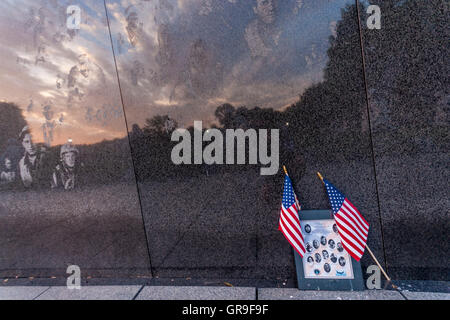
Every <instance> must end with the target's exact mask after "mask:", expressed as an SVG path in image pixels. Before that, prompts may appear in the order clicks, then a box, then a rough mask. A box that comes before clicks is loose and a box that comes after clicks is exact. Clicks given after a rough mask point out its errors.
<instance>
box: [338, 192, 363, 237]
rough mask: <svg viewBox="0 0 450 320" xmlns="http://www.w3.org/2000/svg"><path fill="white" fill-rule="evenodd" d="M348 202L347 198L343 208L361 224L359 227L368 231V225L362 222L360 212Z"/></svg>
mask: <svg viewBox="0 0 450 320" xmlns="http://www.w3.org/2000/svg"><path fill="white" fill-rule="evenodd" d="M348 203H349V202H348V201H347V200H345V201H344V203H343V204H342V207H341V209H343V210H346V212H347V213H348V214H349V216H351V217H352V218H353V219H354V220H355V223H356V224H357V225H358V226H359V228H361V230H364V232H365V233H367V231H368V230H369V228H368V227H366V225H365V224H363V223H362V222H361V220H360V219H359V216H360V214H358V213H355V211H353V210H352V208H351V207H350V206H349V205H348Z"/></svg>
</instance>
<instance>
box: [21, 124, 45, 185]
mask: <svg viewBox="0 0 450 320" xmlns="http://www.w3.org/2000/svg"><path fill="white" fill-rule="evenodd" d="M19 141H20V142H21V143H22V146H23V148H24V149H25V153H24V155H23V157H22V159H20V161H19V166H18V173H19V175H20V178H21V180H22V184H23V186H24V187H25V188H36V187H37V188H40V187H43V186H45V185H47V184H48V181H49V172H48V166H46V149H45V148H44V147H40V146H38V145H35V144H34V143H33V141H32V139H31V132H30V130H29V128H28V126H25V127H24V128H23V129H22V132H21V133H20V135H19Z"/></svg>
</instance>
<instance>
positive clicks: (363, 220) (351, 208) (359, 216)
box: [344, 198, 369, 230]
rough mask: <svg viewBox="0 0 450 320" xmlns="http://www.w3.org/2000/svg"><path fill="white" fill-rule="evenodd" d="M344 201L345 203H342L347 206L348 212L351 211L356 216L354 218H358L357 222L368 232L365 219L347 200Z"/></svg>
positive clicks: (367, 224)
mask: <svg viewBox="0 0 450 320" xmlns="http://www.w3.org/2000/svg"><path fill="white" fill-rule="evenodd" d="M345 200H346V201H344V202H345V203H346V204H347V205H348V206H349V208H350V210H352V211H353V212H354V213H355V214H356V216H357V217H358V219H359V221H360V222H361V223H362V224H363V225H364V226H366V228H367V230H368V229H369V223H368V222H367V221H366V219H364V217H363V216H362V215H361V213H359V211H358V210H357V209H356V208H355V206H354V205H353V204H352V203H351V202H350V201H348V199H347V198H346V199H345Z"/></svg>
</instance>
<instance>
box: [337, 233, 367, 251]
mask: <svg viewBox="0 0 450 320" xmlns="http://www.w3.org/2000/svg"><path fill="white" fill-rule="evenodd" d="M339 232H340V231H339ZM339 235H340V237H341V240H342V244H345V245H346V246H347V247H349V248H351V249H352V251H353V252H354V253H355V254H358V255H359V256H362V254H363V252H364V249H361V248H360V246H356V245H355V242H354V241H351V239H349V238H348V237H347V234H346V233H345V232H343V233H342V234H341V233H339Z"/></svg>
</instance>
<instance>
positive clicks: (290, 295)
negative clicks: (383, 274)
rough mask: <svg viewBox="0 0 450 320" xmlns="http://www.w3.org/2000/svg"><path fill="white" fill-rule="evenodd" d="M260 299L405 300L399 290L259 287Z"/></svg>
mask: <svg viewBox="0 0 450 320" xmlns="http://www.w3.org/2000/svg"><path fill="white" fill-rule="evenodd" d="M258 300H405V299H404V298H403V297H402V295H401V294H400V293H398V292H397V291H389V290H366V291H300V290H298V289H293V288H285V289H278V288H261V289H258Z"/></svg>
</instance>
